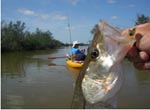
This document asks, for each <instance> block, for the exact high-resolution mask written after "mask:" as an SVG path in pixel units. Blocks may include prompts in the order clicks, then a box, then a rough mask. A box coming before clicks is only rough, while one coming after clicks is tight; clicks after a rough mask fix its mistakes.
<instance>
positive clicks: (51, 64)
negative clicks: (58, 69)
mask: <svg viewBox="0 0 150 110" xmlns="http://www.w3.org/2000/svg"><path fill="white" fill-rule="evenodd" d="M48 66H66V65H59V64H55V63H50V64H48Z"/></svg>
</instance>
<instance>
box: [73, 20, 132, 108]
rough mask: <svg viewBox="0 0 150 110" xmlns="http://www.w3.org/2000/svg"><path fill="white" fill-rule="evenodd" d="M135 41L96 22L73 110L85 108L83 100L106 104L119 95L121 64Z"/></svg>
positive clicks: (121, 74)
mask: <svg viewBox="0 0 150 110" xmlns="http://www.w3.org/2000/svg"><path fill="white" fill-rule="evenodd" d="M134 31H135V30H134ZM132 35H133V34H132ZM134 42H135V39H134V38H133V36H131V35H124V36H122V35H121V31H119V30H117V29H116V28H114V27H112V26H110V25H108V24H107V23H106V22H104V21H101V22H100V23H99V25H98V28H97V32H96V33H95V35H94V37H93V40H92V43H91V45H89V47H88V54H87V57H86V60H85V62H84V65H83V67H82V69H81V71H80V72H79V76H78V78H77V81H76V87H75V91H74V97H73V102H72V108H84V107H85V102H86V101H87V102H88V103H90V104H95V103H97V102H106V101H108V100H110V99H111V98H112V97H113V96H115V95H116V94H117V93H118V91H119V90H120V87H121V85H122V81H123V73H122V69H121V68H122V65H121V62H122V60H123V59H124V57H125V55H126V53H127V52H128V50H129V49H130V48H131V47H132V45H133V44H134Z"/></svg>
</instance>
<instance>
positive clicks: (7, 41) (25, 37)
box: [1, 21, 63, 52]
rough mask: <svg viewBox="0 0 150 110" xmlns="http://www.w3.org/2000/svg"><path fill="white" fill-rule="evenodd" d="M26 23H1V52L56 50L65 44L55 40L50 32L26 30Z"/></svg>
mask: <svg viewBox="0 0 150 110" xmlns="http://www.w3.org/2000/svg"><path fill="white" fill-rule="evenodd" d="M25 29H26V26H25V23H22V22H21V21H17V22H16V23H13V22H12V21H11V22H9V23H5V21H2V22H1V33H2V34H1V50H2V52H3V51H21V50H37V49H47V48H56V47H59V46H62V45H63V43H62V42H60V41H58V40H55V39H54V38H53V36H52V33H51V32H50V31H46V32H43V31H41V30H40V29H38V28H37V29H36V31H35V32H32V33H31V32H28V31H26V30H25Z"/></svg>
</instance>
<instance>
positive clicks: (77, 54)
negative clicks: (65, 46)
mask: <svg viewBox="0 0 150 110" xmlns="http://www.w3.org/2000/svg"><path fill="white" fill-rule="evenodd" d="M84 52H85V50H80V49H79V43H78V41H74V42H73V45H72V49H71V52H70V55H71V56H72V60H74V61H84V60H85V57H86V55H85V53H84ZM66 56H68V55H66Z"/></svg>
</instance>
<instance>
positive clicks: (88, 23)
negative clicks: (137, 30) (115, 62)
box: [1, 0, 150, 43]
mask: <svg viewBox="0 0 150 110" xmlns="http://www.w3.org/2000/svg"><path fill="white" fill-rule="evenodd" d="M1 6H2V8H1V17H2V18H1V19H2V20H5V21H6V22H9V21H14V22H15V21H17V20H20V21H22V22H25V23H26V27H27V30H28V31H35V29H36V28H39V29H41V30H42V31H47V30H49V31H50V32H52V34H53V36H54V38H55V39H57V40H60V41H62V42H64V43H66V42H68V43H69V42H70V38H69V31H68V18H69V22H70V30H71V38H72V41H74V40H77V41H79V42H82V43H87V42H88V41H89V40H91V38H92V35H91V33H90V31H91V29H92V28H93V26H94V25H95V24H96V23H98V22H99V20H100V19H102V20H104V21H106V22H108V23H109V24H111V25H113V26H117V27H119V28H121V29H124V28H127V27H132V26H133V25H134V23H135V21H136V18H137V14H144V15H145V16H150V0H1Z"/></svg>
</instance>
